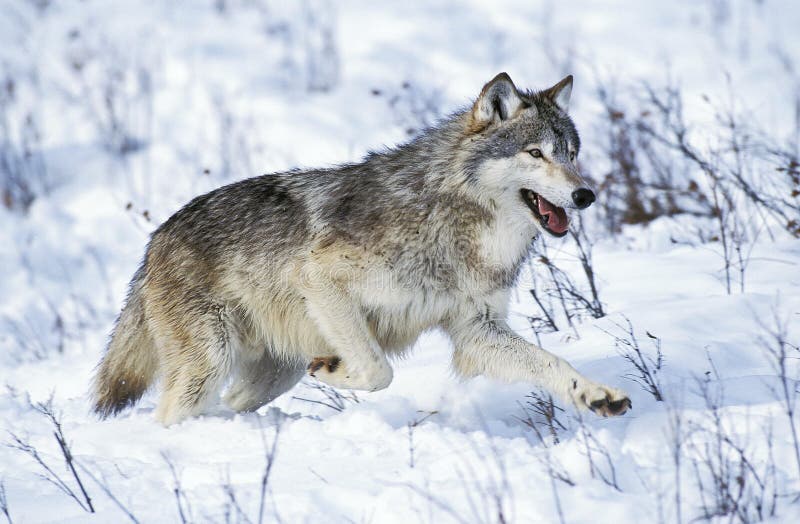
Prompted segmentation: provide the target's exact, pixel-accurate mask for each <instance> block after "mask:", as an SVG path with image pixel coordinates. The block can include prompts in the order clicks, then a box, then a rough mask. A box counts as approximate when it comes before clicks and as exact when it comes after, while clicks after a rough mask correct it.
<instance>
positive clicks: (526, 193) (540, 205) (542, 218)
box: [520, 189, 569, 237]
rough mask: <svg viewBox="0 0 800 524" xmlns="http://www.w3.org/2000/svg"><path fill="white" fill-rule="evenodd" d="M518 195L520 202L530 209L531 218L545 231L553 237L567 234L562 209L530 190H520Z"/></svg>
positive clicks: (565, 217) (566, 224) (564, 215)
mask: <svg viewBox="0 0 800 524" xmlns="http://www.w3.org/2000/svg"><path fill="white" fill-rule="evenodd" d="M520 193H521V194H522V200H524V201H525V203H526V204H527V205H528V207H529V208H530V209H531V211H532V212H533V216H535V217H536V219H537V220H538V221H539V223H540V224H541V225H542V227H543V228H544V230H545V231H547V232H548V233H550V234H551V235H553V236H554V237H563V236H564V235H566V234H567V228H568V227H569V219H568V218H567V212H566V211H564V208H563V207H558V206H557V205H555V204H553V203H552V202H550V201H548V200H547V199H546V198H544V197H543V196H542V195H540V194H538V193H535V192H533V191H531V190H530V189H520Z"/></svg>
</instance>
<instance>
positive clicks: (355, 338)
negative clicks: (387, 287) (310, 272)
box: [305, 278, 393, 391]
mask: <svg viewBox="0 0 800 524" xmlns="http://www.w3.org/2000/svg"><path fill="white" fill-rule="evenodd" d="M305 298H306V306H307V309H308V314H309V316H310V317H311V318H312V319H313V320H314V321H315V323H316V324H317V327H318V328H319V330H320V332H321V333H322V336H323V337H324V338H325V341H326V342H327V343H328V344H329V345H330V346H331V348H333V350H334V352H335V354H333V355H317V356H316V357H315V358H314V359H312V361H311V363H310V364H309V365H308V373H309V375H311V376H313V377H316V378H317V379H319V380H320V381H322V382H325V383H326V384H329V385H331V386H334V387H337V388H344V389H360V390H365V391H377V390H380V389H384V388H386V387H387V386H388V385H389V384H390V383H391V381H392V376H393V374H392V368H391V366H390V365H389V362H388V360H387V359H386V355H385V354H384V352H383V350H382V349H381V347H380V346H379V345H378V342H377V341H376V340H375V337H373V336H372V333H371V332H370V330H369V327H368V326H367V319H366V317H365V316H364V313H363V312H362V311H361V309H360V308H359V307H358V305H357V304H356V303H355V302H354V301H353V299H352V297H350V296H349V294H348V293H347V292H345V291H344V290H343V289H341V287H340V286H338V285H337V284H336V283H334V282H331V281H328V280H320V279H319V278H317V279H316V280H315V281H314V282H313V284H312V285H310V286H309V287H308V289H307V290H306V292H305Z"/></svg>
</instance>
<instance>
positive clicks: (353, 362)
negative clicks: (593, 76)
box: [93, 73, 632, 426]
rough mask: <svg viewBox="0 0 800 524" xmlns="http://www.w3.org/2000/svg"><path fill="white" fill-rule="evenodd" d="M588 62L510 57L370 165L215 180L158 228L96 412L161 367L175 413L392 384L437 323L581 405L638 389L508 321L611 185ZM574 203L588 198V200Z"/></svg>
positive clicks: (480, 352)
mask: <svg viewBox="0 0 800 524" xmlns="http://www.w3.org/2000/svg"><path fill="white" fill-rule="evenodd" d="M572 83H573V79H572V76H568V77H566V78H564V79H563V80H561V81H560V82H558V83H557V84H555V85H554V86H552V87H550V88H548V89H544V90H541V91H534V90H520V89H518V88H517V87H516V86H515V85H514V83H513V81H512V80H511V78H510V77H509V75H508V74H506V73H500V74H498V75H497V76H495V77H494V78H493V79H492V80H491V81H489V82H488V83H487V84H486V85H485V86H484V87H483V89H482V90H481V92H480V94H479V96H478V97H477V99H476V100H475V101H474V103H473V104H472V105H471V106H470V107H467V108H465V109H463V110H461V111H457V112H455V113H453V114H452V115H451V116H449V117H447V118H445V119H443V120H442V121H441V122H440V123H438V124H437V125H435V126H433V127H432V128H430V129H428V130H426V131H424V132H422V133H421V134H420V135H419V136H418V137H416V138H414V139H413V140H411V141H410V142H408V143H406V144H404V145H400V146H398V147H395V148H392V149H388V150H385V151H381V152H373V153H370V154H368V155H367V156H366V157H365V158H364V160H363V161H361V162H360V163H353V164H347V165H341V166H339V167H335V168H330V169H311V170H307V171H297V170H295V171H289V172H285V173H276V174H269V175H264V176H258V177H254V178H249V179H245V180H241V181H239V182H235V183H232V184H230V185H227V186H224V187H221V188H218V189H216V190H213V191H211V192H209V193H207V194H205V195H202V196H199V197H197V198H195V199H194V200H192V201H190V202H189V203H188V204H186V205H185V206H184V207H183V208H182V209H180V210H179V211H178V212H176V213H175V214H174V215H172V216H171V217H170V218H169V219H168V220H167V221H166V222H164V223H163V224H162V225H161V226H160V227H158V228H157V229H156V230H155V232H154V233H153V234H152V236H151V239H150V241H149V243H148V245H147V248H146V252H145V256H144V260H143V262H142V263H141V266H140V267H139V269H138V271H136V273H135V275H134V276H133V280H132V281H131V284H130V289H129V292H128V295H127V299H126V302H125V306H124V308H123V309H122V312H121V313H120V315H119V318H118V319H117V322H116V325H115V327H114V329H113V332H112V335H111V339H110V342H109V345H108V349H107V352H106V354H105V356H104V358H103V359H102V361H101V363H100V364H99V366H98V370H97V372H96V376H95V380H94V386H93V388H94V391H93V396H94V402H95V410H96V412H97V413H98V414H99V415H101V416H103V417H105V416H109V415H112V414H117V413H118V412H120V411H121V410H123V409H124V408H126V407H128V406H131V405H133V404H134V403H135V402H136V401H137V400H138V399H139V398H140V397H141V396H142V395H143V394H144V393H145V391H146V390H147V389H148V388H149V387H150V386H151V385H153V384H154V383H155V382H156V381H157V380H159V381H160V385H161V396H160V399H159V402H158V407H157V409H156V418H157V420H158V421H160V422H161V423H162V424H164V425H167V426H168V425H171V424H174V423H177V422H180V421H182V420H184V419H186V418H187V417H191V416H195V415H197V414H199V413H201V412H202V411H203V410H204V409H205V408H206V407H207V405H208V404H209V403H210V402H212V401H214V399H215V398H216V396H217V394H218V393H219V392H221V391H222V390H223V389H225V394H224V398H223V400H224V402H225V403H226V404H227V405H228V406H229V407H230V408H231V409H233V410H236V411H252V410H255V409H257V408H259V407H260V406H262V405H264V404H266V403H268V402H270V401H271V400H273V399H275V398H276V397H278V396H279V395H281V394H282V393H284V392H286V391H288V390H289V389H290V388H292V386H294V385H295V384H296V383H297V382H298V381H299V380H300V379H301V378H302V377H303V376H304V375H305V374H309V375H312V376H314V377H316V378H317V379H318V380H320V381H322V382H324V383H327V384H329V385H331V386H334V387H337V388H349V389H356V390H366V391H377V390H381V389H384V388H386V387H387V386H389V384H390V383H391V382H392V376H393V372H392V366H391V365H390V358H392V357H397V356H398V355H402V354H403V353H404V352H406V351H408V350H409V348H411V347H412V346H413V345H414V342H415V341H416V340H417V338H418V337H419V336H420V334H422V333H423V332H425V331H428V330H434V329H438V330H441V331H443V332H444V333H446V334H447V335H448V336H449V338H450V340H451V341H452V346H453V353H452V367H453V369H454V371H455V372H456V373H457V374H458V375H460V376H463V377H472V376H475V375H480V374H482V375H487V376H489V377H494V378H496V379H500V380H503V381H528V382H532V383H536V384H538V385H540V386H542V387H545V388H547V389H549V390H550V391H551V392H553V393H554V394H556V395H558V396H560V397H561V398H563V399H566V400H567V401H568V402H571V403H573V404H575V405H576V406H578V407H579V408H584V409H588V410H591V411H594V412H596V413H598V414H600V415H602V416H610V415H620V414H623V413H625V412H626V411H627V410H628V409H630V408H631V407H632V406H631V401H630V399H629V398H628V396H627V395H626V394H625V393H624V392H622V391H620V390H619V389H616V388H613V387H609V386H606V385H602V384H599V383H596V382H594V381H592V380H590V379H589V378H586V377H584V376H583V375H581V374H580V373H579V372H578V371H577V370H575V369H574V368H573V367H572V366H571V365H570V364H568V363H567V362H566V361H565V360H563V359H561V358H559V357H557V356H555V355H553V354H551V353H549V352H547V351H545V350H543V349H542V348H540V347H538V346H536V345H534V344H532V343H530V342H529V341H527V340H526V339H524V338H522V337H521V336H519V335H518V334H516V333H515V332H513V331H512V330H511V329H510V328H509V326H508V325H507V323H506V320H505V319H506V316H507V312H508V303H509V297H510V293H511V290H512V289H513V287H514V284H515V282H516V280H517V277H518V275H519V273H520V268H521V266H522V265H523V264H524V262H525V260H526V259H527V258H528V257H529V256H530V252H531V242H532V241H533V239H534V238H535V237H536V236H537V235H539V234H542V233H544V234H547V235H550V236H554V237H561V236H564V235H565V234H566V233H567V230H568V226H569V215H570V214H571V213H573V212H576V211H577V210H582V209H585V208H587V207H588V206H590V205H591V204H592V202H594V200H595V194H594V192H593V191H592V190H591V189H590V188H589V187H588V185H587V183H586V181H585V180H584V179H583V178H582V177H581V175H580V173H579V170H578V167H577V158H578V154H579V152H580V140H579V137H578V133H577V131H576V129H575V125H574V124H573V122H572V120H571V118H570V117H569V115H568V104H569V99H570V95H571V92H572ZM568 210H569V212H568Z"/></svg>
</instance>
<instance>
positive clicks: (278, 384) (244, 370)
mask: <svg viewBox="0 0 800 524" xmlns="http://www.w3.org/2000/svg"><path fill="white" fill-rule="evenodd" d="M304 373H305V365H304V364H303V363H298V362H296V361H292V360H289V359H286V358H281V357H278V356H276V355H273V354H272V353H271V352H270V351H269V349H267V350H265V351H263V353H262V354H261V356H260V357H259V358H258V359H249V360H247V359H242V360H241V361H239V362H238V364H237V370H236V378H235V379H234V381H233V383H232V384H231V387H230V389H229V390H228V392H227V393H226V394H225V398H224V401H225V404H227V405H228V407H230V408H231V409H233V410H234V411H255V410H256V409H258V408H260V407H261V406H263V405H264V404H266V403H268V402H271V401H273V400H275V399H276V398H277V397H279V396H280V395H282V394H283V393H285V392H287V391H289V390H290V389H291V388H292V387H293V386H294V385H295V384H297V382H299V381H300V379H301V378H302V377H303V374H304Z"/></svg>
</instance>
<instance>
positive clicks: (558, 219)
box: [539, 195, 569, 233]
mask: <svg viewBox="0 0 800 524" xmlns="http://www.w3.org/2000/svg"><path fill="white" fill-rule="evenodd" d="M539 214H541V215H542V216H543V217H547V228H548V229H549V230H550V231H553V232H555V233H563V232H564V231H566V230H567V226H569V220H567V212H566V211H564V209H563V208H560V207H557V206H554V205H553V204H551V203H550V202H548V201H547V200H546V199H545V198H544V197H542V195H539Z"/></svg>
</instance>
